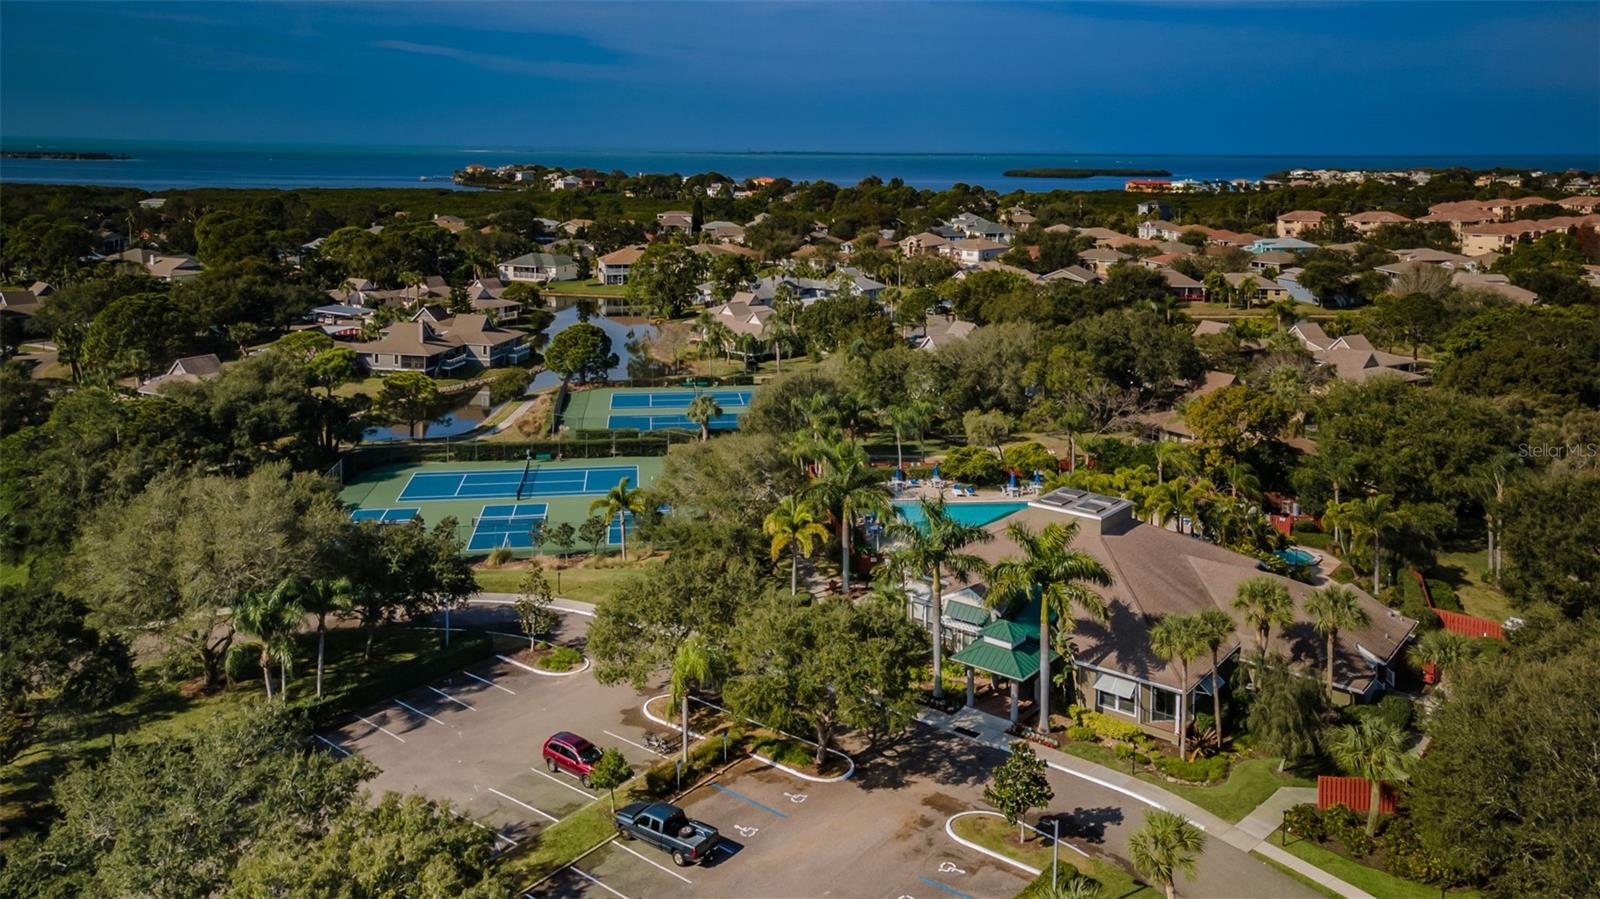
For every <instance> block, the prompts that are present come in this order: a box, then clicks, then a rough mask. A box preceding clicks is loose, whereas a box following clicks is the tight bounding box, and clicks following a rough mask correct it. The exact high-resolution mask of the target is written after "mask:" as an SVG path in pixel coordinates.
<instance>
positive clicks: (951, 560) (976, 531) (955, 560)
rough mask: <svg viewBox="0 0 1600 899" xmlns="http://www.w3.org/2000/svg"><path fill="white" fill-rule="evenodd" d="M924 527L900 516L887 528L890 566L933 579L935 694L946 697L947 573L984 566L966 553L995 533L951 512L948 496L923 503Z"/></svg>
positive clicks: (964, 572)
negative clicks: (945, 574) (967, 521)
mask: <svg viewBox="0 0 1600 899" xmlns="http://www.w3.org/2000/svg"><path fill="white" fill-rule="evenodd" d="M920 505H921V509H922V517H923V518H924V519H926V521H925V522H924V524H923V526H922V527H920V528H919V527H917V526H915V525H913V524H911V523H910V522H908V521H906V520H905V519H903V518H899V517H896V518H895V519H894V520H893V521H891V522H890V523H889V526H888V528H886V529H885V530H886V536H887V537H888V538H889V540H890V541H891V542H892V543H893V544H894V548H893V549H892V550H890V551H889V569H890V570H891V571H893V572H894V573H895V574H897V575H899V576H901V578H902V579H903V578H904V576H905V575H908V574H910V575H915V576H918V577H926V578H928V580H929V584H930V588H929V597H930V605H929V618H930V620H931V623H932V627H933V695H934V696H935V697H936V698H937V697H942V696H944V573H945V572H946V571H948V572H950V575H951V576H952V577H957V578H966V577H970V576H971V575H973V574H975V573H977V572H978V571H980V570H981V569H982V568H983V560H982V559H980V558H978V557H977V556H974V555H972V554H970V553H965V552H962V550H963V549H965V548H966V547H968V546H971V545H972V544H974V543H988V542H989V541H990V540H993V539H994V534H992V533H990V532H989V531H986V530H984V529H983V528H981V527H979V526H977V525H972V524H967V523H966V522H963V521H960V520H959V519H956V518H955V517H953V516H951V514H950V511H949V509H948V508H946V506H945V502H944V498H943V497H940V498H938V499H931V500H930V499H925V500H923V501H922V502H921V504H920Z"/></svg>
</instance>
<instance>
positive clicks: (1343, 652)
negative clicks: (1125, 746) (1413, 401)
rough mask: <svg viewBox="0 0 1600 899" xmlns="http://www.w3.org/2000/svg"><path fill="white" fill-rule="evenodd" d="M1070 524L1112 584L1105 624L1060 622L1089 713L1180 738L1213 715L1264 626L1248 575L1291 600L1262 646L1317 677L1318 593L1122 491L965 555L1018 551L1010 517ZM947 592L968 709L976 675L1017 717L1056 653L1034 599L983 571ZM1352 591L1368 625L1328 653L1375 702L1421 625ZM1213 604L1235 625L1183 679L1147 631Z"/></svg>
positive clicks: (1087, 496) (1053, 504)
mask: <svg viewBox="0 0 1600 899" xmlns="http://www.w3.org/2000/svg"><path fill="white" fill-rule="evenodd" d="M1066 523H1075V524H1076V525H1077V526H1078V528H1077V533H1076V535H1075V537H1074V538H1073V548H1074V549H1077V550H1080V551H1082V552H1084V553H1086V554H1087V555H1089V556H1090V557H1092V558H1094V559H1095V560H1096V561H1098V562H1099V563H1100V564H1101V566H1102V567H1104V568H1105V569H1106V570H1107V572H1109V573H1110V574H1111V578H1112V583H1111V585H1110V586H1109V587H1102V588H1097V592H1098V593H1099V594H1100V595H1101V596H1102V597H1104V598H1105V600H1106V604H1107V606H1108V607H1109V612H1110V617H1109V620H1107V621H1106V622H1103V623H1102V622H1100V621H1096V620H1094V619H1093V618H1090V617H1089V616H1087V615H1082V614H1081V613H1077V610H1076V609H1074V617H1075V620H1074V621H1072V622H1062V623H1061V624H1060V625H1058V627H1059V632H1061V633H1068V634H1071V636H1072V655H1071V658H1070V659H1067V660H1064V663H1065V664H1067V665H1069V666H1070V677H1071V679H1072V682H1073V684H1074V686H1075V690H1074V692H1075V693H1077V694H1079V695H1081V696H1083V697H1084V699H1083V700H1082V704H1083V705H1085V706H1087V707H1088V708H1091V709H1093V710H1095V711H1097V712H1101V713H1103V714H1106V715H1110V716H1112V717H1114V718H1118V719H1120V720H1125V721H1128V722H1131V723H1135V724H1137V725H1139V727H1140V728H1141V729H1142V730H1143V731H1144V732H1146V733H1148V734H1150V735H1151V736H1153V737H1156V738H1159V739H1163V740H1169V741H1173V742H1176V741H1177V732H1178V728H1179V723H1180V722H1182V721H1184V720H1186V719H1189V718H1191V717H1192V716H1193V714H1194V712H1195V711H1196V710H1199V711H1205V710H1208V709H1209V708H1210V706H1211V698H1210V697H1211V694H1212V693H1213V691H1216V690H1220V689H1223V688H1225V687H1227V685H1228V683H1229V682H1237V681H1239V680H1240V675H1239V672H1238V670H1237V667H1238V665H1239V664H1240V661H1239V657H1241V656H1242V655H1243V654H1244V653H1245V652H1246V650H1247V647H1253V646H1254V645H1255V642H1256V634H1255V631H1254V630H1253V629H1252V628H1250V627H1249V626H1248V625H1247V624H1245V623H1244V622H1242V621H1239V619H1238V618H1237V616H1236V615H1235V613H1234V611H1233V600H1234V597H1235V596H1236V595H1237V593H1238V589H1239V586H1240V585H1241V584H1242V583H1244V582H1245V581H1247V580H1250V579H1252V578H1257V577H1264V578H1267V579H1269V580H1272V581H1274V582H1275V583H1277V584H1279V585H1281V586H1282V587H1283V588H1284V589H1285V590H1287V591H1288V592H1289V595H1290V598H1291V599H1292V601H1293V603H1294V606H1295V609H1294V618H1295V621H1294V623H1292V624H1290V625H1288V626H1287V627H1280V628H1277V629H1275V632H1274V633H1273V634H1272V636H1271V639H1270V642H1269V643H1268V646H1267V647H1266V648H1267V649H1268V650H1269V651H1274V652H1278V653H1282V654H1284V655H1287V656H1289V657H1290V658H1291V659H1294V660H1297V661H1301V662H1304V663H1306V665H1307V666H1308V667H1309V668H1310V670H1311V671H1313V672H1320V671H1322V670H1323V669H1322V667H1321V662H1320V651H1321V648H1322V647H1323V645H1324V641H1323V639H1322V638H1321V636H1320V635H1318V634H1317V632H1316V631H1315V630H1314V629H1313V627H1312V624H1311V616H1310V615H1309V614H1307V612H1306V610H1305V605H1306V601H1307V600H1308V598H1309V597H1310V595H1311V593H1312V590H1313V588H1312V587H1310V586H1308V585H1306V584H1302V583H1300V582H1298V581H1294V580H1290V579H1288V578H1285V577H1281V576H1278V575H1275V574H1270V573H1266V572H1264V571H1263V570H1262V569H1261V563H1260V562H1259V561H1258V560H1256V559H1254V558H1251V557H1249V556H1246V555H1242V554H1240V553H1236V552H1233V551H1232V550H1228V549H1224V548H1222V547H1220V546H1216V545H1213V544H1211V543H1207V542H1205V541H1203V540H1197V539H1195V538H1193V537H1190V536H1187V535H1184V534H1180V533H1178V532H1177V531H1173V530H1168V529H1166V528H1163V527H1158V526H1155V525H1151V524H1145V523H1144V522H1142V521H1140V520H1139V519H1138V517H1137V516H1136V515H1135V514H1134V511H1133V506H1132V504H1131V503H1129V502H1128V501H1127V500H1125V499H1122V498H1120V497H1112V496H1102V495H1099V494H1093V493H1086V492H1084V491H1080V490H1073V489H1070V488H1061V489H1058V490H1053V491H1051V492H1049V493H1046V494H1044V495H1043V496H1040V497H1038V498H1037V499H1034V500H1033V501H1032V502H1030V503H1028V504H1027V506H1026V507H1024V508H1022V509H1020V510H1018V511H1017V512H1014V513H1012V514H1011V515H1008V516H1006V517H1004V518H1001V519H999V520H998V521H995V522H992V523H990V524H989V525H987V526H986V527H985V530H987V531H989V533H990V534H991V535H992V538H993V539H991V540H990V541H989V542H987V543H975V544H973V545H972V546H970V547H969V548H968V551H969V552H971V553H972V554H974V555H976V556H977V557H978V558H979V559H980V560H981V561H983V562H985V563H989V564H993V563H996V562H999V561H1002V560H1005V559H1010V558H1015V557H1016V556H1017V555H1018V554H1019V553H1020V551H1021V550H1020V547H1019V546H1018V545H1017V543H1016V542H1015V541H1014V540H1012V539H1011V537H1010V536H1009V534H1008V533H1007V531H1008V529H1009V528H1010V527H1011V526H1012V525H1021V526H1023V527H1025V528H1028V529H1029V530H1031V531H1034V532H1037V531H1040V530H1042V529H1043V528H1045V527H1047V526H1048V525H1051V524H1066ZM981 570H984V569H980V571H981ZM944 586H945V590H944V597H943V598H944V609H943V616H942V624H943V625H944V629H945V633H946V634H947V635H948V637H949V639H950V640H951V643H952V645H953V646H954V647H955V648H956V649H957V650H958V651H957V652H956V653H954V654H953V655H951V656H948V657H947V658H948V663H949V664H951V665H954V666H960V667H964V668H966V669H967V671H968V678H967V701H968V703H969V704H971V703H972V702H973V701H974V698H975V695H974V694H975V693H976V687H977V677H976V675H977V674H978V673H983V674H986V675H989V677H990V678H994V679H995V682H996V684H997V685H998V684H1000V683H1005V684H1007V685H1008V686H1009V690H1010V694H1011V697H1012V702H1011V715H1012V717H1013V719H1017V718H1020V715H1019V713H1018V708H1017V706H1018V704H1019V703H1018V700H1019V699H1020V698H1021V696H1022V695H1024V694H1027V695H1031V694H1032V693H1033V692H1036V689H1037V677H1036V673H1037V671H1038V667H1039V653H1040V652H1048V653H1050V654H1051V656H1052V657H1054V656H1055V653H1054V651H1053V650H1052V649H1051V648H1050V646H1049V643H1050V642H1051V641H1049V640H1044V641H1041V640H1040V634H1039V632H1038V631H1039V609H1038V606H1037V605H1036V604H1035V603H1036V602H1037V600H1033V601H1027V600H1025V599H1023V598H1017V599H1012V600H1009V601H1008V600H1007V599H1006V598H1003V597H990V596H989V585H988V583H987V582H986V580H985V578H984V575H983V574H981V573H980V574H977V575H973V576H968V577H960V576H956V575H953V574H952V575H947V580H946V582H945V585H944ZM907 588H908V593H909V596H910V598H909V601H908V604H907V611H908V615H909V617H910V618H911V619H912V620H913V621H916V622H917V623H919V624H922V625H923V626H924V627H931V624H930V622H929V617H930V615H931V605H932V603H931V600H930V597H929V592H930V591H929V589H928V586H927V584H926V583H925V582H923V581H922V580H921V579H915V580H912V581H911V582H910V583H909V584H908V585H907ZM1352 589H1354V590H1355V593H1356V596H1357V601H1358V602H1359V603H1360V604H1361V606H1362V609H1363V611H1365V612H1366V613H1367V617H1368V619H1369V621H1368V623H1367V624H1366V625H1364V626H1361V627H1352V628H1348V629H1345V630H1341V631H1340V632H1339V634H1338V636H1337V638H1336V640H1335V643H1334V652H1333V665H1334V690H1335V693H1336V695H1337V696H1338V697H1340V698H1341V701H1344V702H1357V701H1371V700H1373V699H1375V698H1376V697H1377V696H1378V695H1380V694H1381V693H1382V692H1383V691H1384V690H1385V689H1387V688H1388V687H1389V686H1391V685H1392V684H1393V683H1394V669H1395V668H1396V667H1397V666H1398V664H1399V656H1400V653H1401V651H1402V650H1403V648H1404V647H1405V645H1406V643H1407V641H1408V640H1409V639H1410V637H1411V635H1412V633H1413V632H1414V630H1415V629H1416V626H1417V622H1415V621H1413V620H1412V619H1409V618H1406V617H1404V616H1402V615H1400V614H1399V613H1398V612H1395V611H1393V610H1391V609H1389V608H1387V607H1385V606H1384V605H1383V604H1382V603H1379V602H1378V601H1376V600H1374V599H1372V598H1371V597H1370V596H1368V595H1367V594H1365V593H1363V592H1362V591H1361V590H1360V589H1358V588H1352ZM990 600H999V601H998V602H996V603H995V605H996V606H998V607H999V608H998V609H991V608H990ZM1207 610H1221V611H1222V612H1224V613H1226V614H1227V615H1228V617H1229V618H1230V619H1232V620H1235V621H1239V623H1238V624H1237V626H1236V628H1235V630H1234V631H1233V632H1232V633H1230V634H1229V635H1228V637H1227V639H1226V640H1225V641H1224V642H1223V645H1222V647H1221V649H1220V651H1219V652H1218V659H1219V662H1220V666H1219V669H1218V670H1212V667H1211V664H1210V659H1209V657H1208V658H1206V659H1198V660H1192V661H1191V662H1190V664H1189V665H1188V669H1189V670H1188V677H1187V679H1185V678H1184V677H1183V667H1184V666H1183V665H1182V664H1180V663H1179V662H1177V661H1175V660H1167V659H1162V658H1161V657H1159V656H1157V655H1156V654H1155V653H1154V652H1152V651H1151V649H1150V642H1149V634H1150V629H1151V628H1152V627H1154V626H1155V625H1156V624H1157V623H1159V622H1160V621H1161V620H1162V619H1163V618H1166V617H1168V616H1174V615H1193V614H1196V613H1198V612H1202V611H1207ZM1312 676H1315V675H1314V674H1313V675H1312ZM987 679H988V678H986V680H987Z"/></svg>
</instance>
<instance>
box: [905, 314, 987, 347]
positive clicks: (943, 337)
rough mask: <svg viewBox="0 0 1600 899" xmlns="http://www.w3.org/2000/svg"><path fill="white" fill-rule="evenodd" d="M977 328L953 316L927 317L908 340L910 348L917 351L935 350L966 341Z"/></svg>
mask: <svg viewBox="0 0 1600 899" xmlns="http://www.w3.org/2000/svg"><path fill="white" fill-rule="evenodd" d="M977 329H978V326H977V325H975V324H973V323H972V322H967V321H962V320H961V319H958V318H956V317H955V316H953V315H929V316H928V317H927V318H925V319H923V321H922V327H921V328H920V329H918V330H917V331H916V332H914V333H912V334H911V335H910V337H909V338H908V339H909V340H910V341H911V346H912V347H913V348H915V349H919V350H936V349H938V348H939V347H941V346H944V345H946V344H948V343H952V342H954V341H957V340H966V339H967V337H968V336H969V335H971V334H972V332H973V331H975V330H977Z"/></svg>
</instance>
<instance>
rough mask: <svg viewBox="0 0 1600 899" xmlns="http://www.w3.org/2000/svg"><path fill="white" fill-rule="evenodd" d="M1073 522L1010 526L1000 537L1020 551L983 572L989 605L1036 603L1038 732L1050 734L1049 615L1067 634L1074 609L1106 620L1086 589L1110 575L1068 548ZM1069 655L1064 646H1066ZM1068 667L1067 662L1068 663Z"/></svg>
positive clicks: (1107, 582)
mask: <svg viewBox="0 0 1600 899" xmlns="http://www.w3.org/2000/svg"><path fill="white" fill-rule="evenodd" d="M1077 536H1078V524H1077V522H1067V523H1052V524H1047V525H1045V526H1044V529H1043V530H1041V531H1039V532H1038V533H1034V532H1033V531H1031V530H1029V529H1028V528H1027V526H1026V525H1023V524H1021V523H1018V522H1013V523H1012V524H1010V525H1009V526H1007V527H1006V537H1008V538H1009V539H1010V540H1011V541H1012V542H1013V543H1015V544H1017V547H1018V549H1020V550H1021V551H1022V557H1021V558H1020V559H1007V560H1005V561H1003V562H1000V563H998V564H996V565H994V566H993V567H992V568H990V570H989V593H988V595H987V596H986V597H985V600H986V601H988V602H989V603H990V604H994V603H997V602H1001V601H1007V602H1009V601H1012V600H1021V601H1023V602H1026V601H1028V600H1029V599H1031V598H1035V597H1037V598H1038V600H1039V728H1040V730H1041V731H1042V732H1044V733H1047V734H1048V733H1049V732H1050V643H1051V640H1050V616H1051V614H1052V613H1053V614H1054V615H1055V616H1056V617H1057V618H1058V619H1060V620H1061V626H1062V628H1063V629H1067V630H1070V629H1071V628H1072V622H1073V619H1074V614H1073V611H1074V608H1075V607H1076V608H1077V609H1081V610H1082V611H1083V612H1084V613H1086V614H1087V615H1088V616H1089V617H1090V618H1093V619H1094V620H1095V621H1098V622H1105V621H1108V620H1109V619H1110V617H1111V609H1110V606H1109V605H1107V603H1106V600H1105V597H1103V596H1101V595H1100V594H1099V593H1096V592H1095V591H1094V590H1093V589H1092V588H1091V586H1090V585H1093V586H1097V587H1109V586H1111V574H1110V572H1108V571H1106V569H1105V566H1104V565H1101V564H1100V561H1099V560H1098V559H1096V558H1095V557H1094V556H1091V555H1089V554H1088V553H1086V552H1084V551H1083V550H1081V549H1074V548H1073V547H1072V541H1073V538H1075V537H1077ZM1068 649H1069V650H1070V647H1068ZM1069 663H1070V660H1069Z"/></svg>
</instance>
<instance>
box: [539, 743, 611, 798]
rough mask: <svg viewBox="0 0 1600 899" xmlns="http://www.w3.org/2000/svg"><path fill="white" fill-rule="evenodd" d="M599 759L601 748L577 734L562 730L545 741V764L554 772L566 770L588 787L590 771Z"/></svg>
mask: <svg viewBox="0 0 1600 899" xmlns="http://www.w3.org/2000/svg"><path fill="white" fill-rule="evenodd" d="M599 761H600V750H599V749H598V748H597V747H596V746H595V745H594V744H593V743H590V742H589V741H588V740H585V739H584V738H582V737H580V736H578V735H577V734H574V733H568V732H567V731H562V732H560V733H558V734H556V735H554V736H552V737H551V738H550V739H548V740H545V741H544V766H545V767H546V768H548V769H550V771H551V772H552V773H553V772H556V771H565V772H567V773H568V774H571V775H572V776H573V777H576V778H577V779H578V780H579V782H581V783H582V784H583V785H584V786H586V787H587V786H588V785H589V772H591V771H593V770H594V766H595V763H596V762H599Z"/></svg>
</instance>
